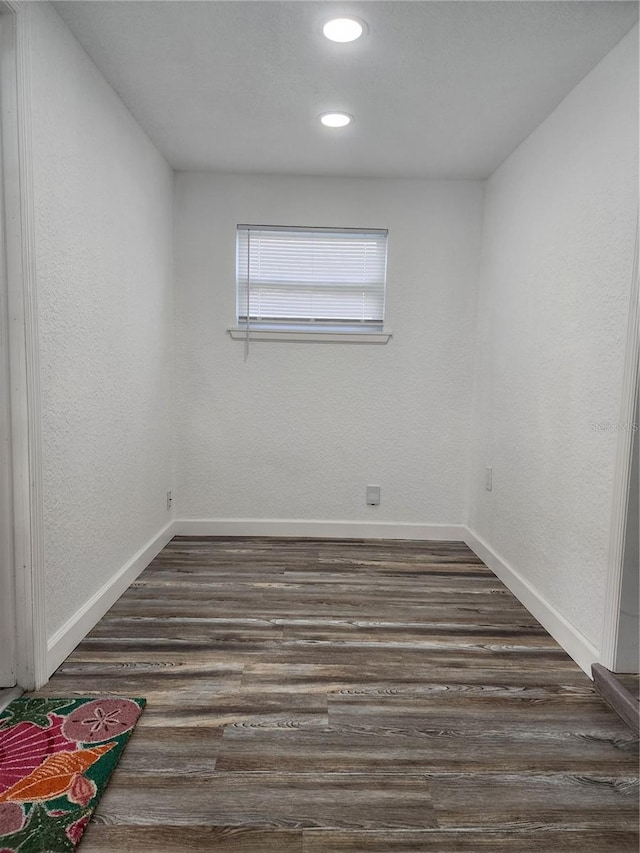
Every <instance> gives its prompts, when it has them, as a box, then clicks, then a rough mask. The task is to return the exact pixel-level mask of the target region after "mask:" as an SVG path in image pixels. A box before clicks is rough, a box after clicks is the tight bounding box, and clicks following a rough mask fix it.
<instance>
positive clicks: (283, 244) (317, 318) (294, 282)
mask: <svg viewBox="0 0 640 853" xmlns="http://www.w3.org/2000/svg"><path fill="white" fill-rule="evenodd" d="M236 249H237V255H236V278H237V320H238V325H239V326H245V327H246V326H247V318H248V321H249V322H248V325H249V326H250V327H251V328H252V329H262V330H273V331H278V330H280V331H282V330H285V331H286V330H294V331H303V332H304V331H329V332H330V331H337V332H340V331H347V332H355V333H359V332H362V333H367V332H381V331H382V324H383V320H384V301H385V281H386V268H387V231H386V230H360V229H339V228H284V227H276V226H253V225H238V228H237V241H236Z"/></svg>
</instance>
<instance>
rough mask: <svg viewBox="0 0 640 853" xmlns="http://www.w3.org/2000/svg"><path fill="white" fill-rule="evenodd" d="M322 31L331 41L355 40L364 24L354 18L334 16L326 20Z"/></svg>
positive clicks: (362, 30) (360, 33) (362, 29)
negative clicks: (330, 19)
mask: <svg viewBox="0 0 640 853" xmlns="http://www.w3.org/2000/svg"><path fill="white" fill-rule="evenodd" d="M322 32H323V33H324V34H325V36H326V37H327V38H328V39H330V40H331V41H339V42H347V41H355V40H356V39H359V38H360V36H361V35H362V33H363V32H364V24H363V23H362V21H358V20H356V19H355V18H334V19H333V20H332V21H327V23H326V24H325V25H324V27H323V28H322Z"/></svg>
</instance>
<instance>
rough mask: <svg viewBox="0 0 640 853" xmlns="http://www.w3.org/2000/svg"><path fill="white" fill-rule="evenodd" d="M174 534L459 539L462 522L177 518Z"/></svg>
mask: <svg viewBox="0 0 640 853" xmlns="http://www.w3.org/2000/svg"><path fill="white" fill-rule="evenodd" d="M173 532H174V535H176V536H301V537H311V538H316V537H317V538H321V539H418V540H419V539H432V540H440V541H451V540H454V541H457V542H462V541H463V540H464V536H465V534H466V528H465V527H464V526H463V525H462V524H417V523H411V522H409V523H403V522H397V523H396V522H391V521H316V520H311V521H308V520H306V519H302V518H283V519H279V518H179V519H176V521H175V526H174V531H173Z"/></svg>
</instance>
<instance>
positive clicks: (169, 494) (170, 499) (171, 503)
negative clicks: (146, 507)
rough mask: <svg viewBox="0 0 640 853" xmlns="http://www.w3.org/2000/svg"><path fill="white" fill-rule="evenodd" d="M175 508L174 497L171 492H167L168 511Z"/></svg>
mask: <svg viewBox="0 0 640 853" xmlns="http://www.w3.org/2000/svg"><path fill="white" fill-rule="evenodd" d="M172 506H173V497H172V496H171V492H167V510H170V509H171V507H172Z"/></svg>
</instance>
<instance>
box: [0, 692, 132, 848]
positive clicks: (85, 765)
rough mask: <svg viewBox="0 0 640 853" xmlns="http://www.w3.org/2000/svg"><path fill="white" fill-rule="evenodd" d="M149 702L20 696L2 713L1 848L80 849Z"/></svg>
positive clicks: (0, 749) (0, 756) (0, 728)
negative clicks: (106, 787)
mask: <svg viewBox="0 0 640 853" xmlns="http://www.w3.org/2000/svg"><path fill="white" fill-rule="evenodd" d="M144 706H145V700H144V699H116V698H104V699H15V700H14V701H13V702H11V703H10V704H9V705H8V706H7V708H6V709H5V710H4V711H3V712H2V714H0V853H65V851H73V850H75V848H76V846H77V844H78V842H79V841H80V838H81V837H82V833H83V832H84V830H85V827H86V825H87V823H88V822H89V818H90V817H91V813H92V812H93V810H94V809H95V807H96V805H97V803H98V800H99V799H100V797H101V796H102V792H103V791H104V789H105V786H106V784H107V782H108V781H109V777H110V776H111V774H112V773H113V770H114V768H115V766H116V764H117V763H118V761H119V759H120V756H121V755H122V750H123V749H124V747H125V745H126V743H127V741H128V740H129V737H130V736H131V732H132V731H133V728H134V726H135V724H136V723H137V721H138V717H139V716H140V714H141V713H142V709H143V708H144Z"/></svg>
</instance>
